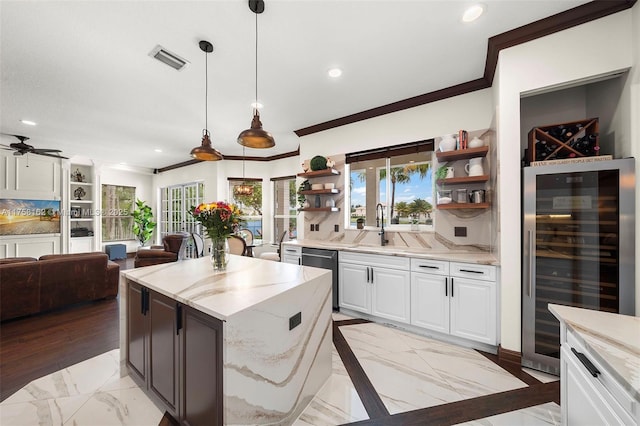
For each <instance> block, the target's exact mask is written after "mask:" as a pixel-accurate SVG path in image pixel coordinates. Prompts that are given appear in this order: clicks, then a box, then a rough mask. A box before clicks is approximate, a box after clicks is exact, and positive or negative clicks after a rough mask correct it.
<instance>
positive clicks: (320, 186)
mask: <svg viewBox="0 0 640 426" xmlns="http://www.w3.org/2000/svg"><path fill="white" fill-rule="evenodd" d="M323 188H324V185H323V184H321V183H312V184H311V189H312V190H314V191H317V190H318V189H323Z"/></svg>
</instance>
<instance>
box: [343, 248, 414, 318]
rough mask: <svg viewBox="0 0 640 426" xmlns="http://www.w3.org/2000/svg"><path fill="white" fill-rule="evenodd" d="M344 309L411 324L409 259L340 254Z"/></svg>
mask: <svg viewBox="0 0 640 426" xmlns="http://www.w3.org/2000/svg"><path fill="white" fill-rule="evenodd" d="M338 277H339V286H338V288H339V292H340V307H343V308H346V309H352V310H354V311H359V312H364V313H368V314H371V315H374V316H376V317H380V318H385V319H390V320H394V321H398V322H404V323H409V322H410V311H411V307H410V304H411V294H410V292H411V284H410V272H409V259H408V258H404V257H399V256H384V255H370V254H360V253H348V252H340V254H339V273H338Z"/></svg>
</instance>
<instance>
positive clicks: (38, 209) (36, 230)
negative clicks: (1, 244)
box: [0, 198, 60, 235]
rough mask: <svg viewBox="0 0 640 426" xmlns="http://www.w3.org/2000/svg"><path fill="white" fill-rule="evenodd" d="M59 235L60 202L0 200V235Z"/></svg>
mask: <svg viewBox="0 0 640 426" xmlns="http://www.w3.org/2000/svg"><path fill="white" fill-rule="evenodd" d="M59 233H60V200H24V199H9V198H0V235H29V234H59Z"/></svg>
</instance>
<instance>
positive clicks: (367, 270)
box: [367, 266, 369, 282]
mask: <svg viewBox="0 0 640 426" xmlns="http://www.w3.org/2000/svg"><path fill="white" fill-rule="evenodd" d="M367 282H369V267H368V266H367Z"/></svg>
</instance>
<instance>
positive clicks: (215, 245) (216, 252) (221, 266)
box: [210, 238, 229, 271]
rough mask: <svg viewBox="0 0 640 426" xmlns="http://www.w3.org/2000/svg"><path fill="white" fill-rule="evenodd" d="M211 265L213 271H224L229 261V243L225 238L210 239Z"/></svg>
mask: <svg viewBox="0 0 640 426" xmlns="http://www.w3.org/2000/svg"><path fill="white" fill-rule="evenodd" d="M210 252H211V254H210V256H211V266H213V270H214V271H224V270H225V269H227V264H228V263H229V243H228V242H227V239H226V238H218V239H214V240H211V248H210Z"/></svg>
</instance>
